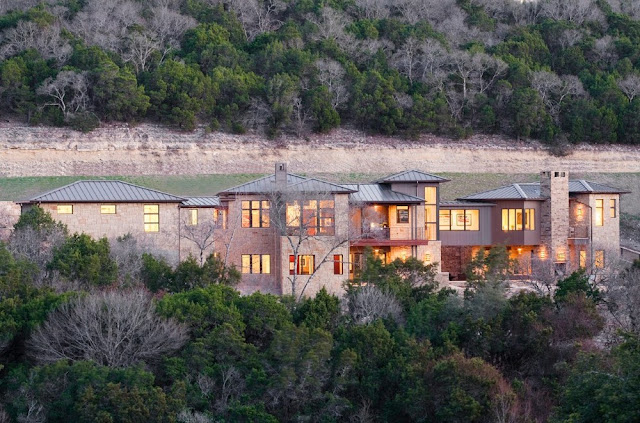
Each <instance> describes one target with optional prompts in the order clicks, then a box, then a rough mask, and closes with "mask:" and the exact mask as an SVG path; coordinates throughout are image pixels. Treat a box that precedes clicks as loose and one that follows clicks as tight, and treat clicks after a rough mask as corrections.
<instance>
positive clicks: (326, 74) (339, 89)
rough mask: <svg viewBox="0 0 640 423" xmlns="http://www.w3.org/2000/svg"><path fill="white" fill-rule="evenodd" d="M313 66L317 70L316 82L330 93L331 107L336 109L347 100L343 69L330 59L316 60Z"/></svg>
mask: <svg viewBox="0 0 640 423" xmlns="http://www.w3.org/2000/svg"><path fill="white" fill-rule="evenodd" d="M315 66H316V69H318V80H319V81H320V83H322V85H324V86H326V87H327V88H328V89H329V92H331V96H332V102H331V105H332V106H333V108H334V109H338V107H340V106H342V105H343V104H345V103H346V102H347V101H348V100H349V90H348V88H347V83H346V81H345V73H346V72H345V70H344V68H343V67H342V65H341V64H340V63H338V62H336V61H335V60H332V59H318V60H316V62H315Z"/></svg>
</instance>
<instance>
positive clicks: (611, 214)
mask: <svg viewBox="0 0 640 423" xmlns="http://www.w3.org/2000/svg"><path fill="white" fill-rule="evenodd" d="M616 216H617V212H616V200H614V199H613V198H612V199H611V200H609V217H616Z"/></svg>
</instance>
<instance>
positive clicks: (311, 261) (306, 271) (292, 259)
mask: <svg viewBox="0 0 640 423" xmlns="http://www.w3.org/2000/svg"><path fill="white" fill-rule="evenodd" d="M315 261H316V256H313V255H299V256H298V269H297V271H296V264H295V263H296V256H294V255H290V256H289V274H290V275H294V274H295V275H312V274H313V272H314V271H315Z"/></svg>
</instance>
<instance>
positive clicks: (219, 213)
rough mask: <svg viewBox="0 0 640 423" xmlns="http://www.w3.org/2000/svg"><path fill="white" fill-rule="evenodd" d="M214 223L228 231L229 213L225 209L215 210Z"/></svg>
mask: <svg viewBox="0 0 640 423" xmlns="http://www.w3.org/2000/svg"><path fill="white" fill-rule="evenodd" d="M213 223H214V224H215V225H216V226H217V227H219V228H222V229H227V211H226V210H225V209H213Z"/></svg>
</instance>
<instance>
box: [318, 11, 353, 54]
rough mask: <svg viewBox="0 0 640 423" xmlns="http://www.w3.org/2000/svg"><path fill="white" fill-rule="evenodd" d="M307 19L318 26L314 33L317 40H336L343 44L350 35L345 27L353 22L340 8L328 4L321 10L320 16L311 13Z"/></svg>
mask: <svg viewBox="0 0 640 423" xmlns="http://www.w3.org/2000/svg"><path fill="white" fill-rule="evenodd" d="M307 19H308V20H309V22H311V23H313V24H314V25H315V26H316V28H317V32H316V33H315V34H314V35H313V38H314V39H316V40H335V41H336V42H337V43H338V45H342V42H343V41H344V40H345V39H346V38H347V37H348V36H347V34H346V33H345V28H346V27H347V26H348V25H349V24H350V23H351V19H350V18H349V17H348V16H347V15H346V14H344V13H342V12H340V11H338V10H335V9H333V8H331V7H328V6H326V7H323V8H322V10H321V11H320V16H317V15H315V14H309V15H308V16H307Z"/></svg>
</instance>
